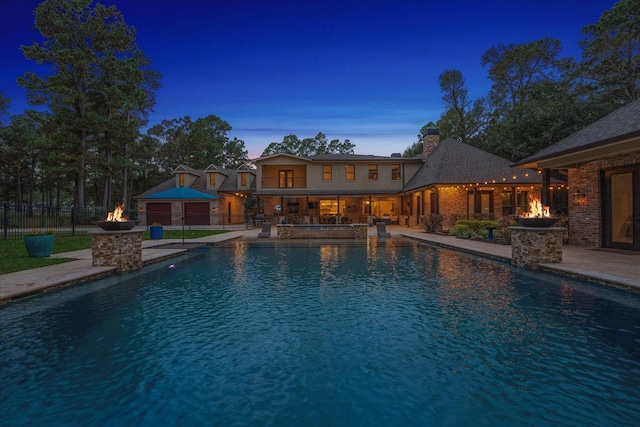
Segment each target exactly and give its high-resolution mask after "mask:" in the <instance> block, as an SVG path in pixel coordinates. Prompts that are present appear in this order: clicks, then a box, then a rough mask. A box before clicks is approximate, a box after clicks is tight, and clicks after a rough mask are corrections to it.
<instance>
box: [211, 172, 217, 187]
mask: <svg viewBox="0 0 640 427" xmlns="http://www.w3.org/2000/svg"><path fill="white" fill-rule="evenodd" d="M215 186H216V174H215V173H210V174H209V187H215Z"/></svg>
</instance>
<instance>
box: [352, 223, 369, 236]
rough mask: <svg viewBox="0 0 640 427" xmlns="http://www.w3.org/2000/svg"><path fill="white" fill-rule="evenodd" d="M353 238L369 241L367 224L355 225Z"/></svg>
mask: <svg viewBox="0 0 640 427" xmlns="http://www.w3.org/2000/svg"><path fill="white" fill-rule="evenodd" d="M352 227H353V238H354V239H355V240H367V224H353V226H352Z"/></svg>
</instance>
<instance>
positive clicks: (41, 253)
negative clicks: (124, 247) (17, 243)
mask: <svg viewBox="0 0 640 427" xmlns="http://www.w3.org/2000/svg"><path fill="white" fill-rule="evenodd" d="M54 240H55V237H54V235H53V234H50V235H47V236H24V246H25V247H26V248H27V253H28V254H29V256H30V257H31V258H47V257H49V256H51V251H53V242H54Z"/></svg>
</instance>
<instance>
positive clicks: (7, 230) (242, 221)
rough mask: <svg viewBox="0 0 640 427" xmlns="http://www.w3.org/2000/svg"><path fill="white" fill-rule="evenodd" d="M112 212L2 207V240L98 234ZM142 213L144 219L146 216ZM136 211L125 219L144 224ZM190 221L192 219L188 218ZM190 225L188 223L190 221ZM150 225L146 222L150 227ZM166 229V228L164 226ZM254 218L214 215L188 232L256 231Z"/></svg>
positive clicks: (130, 211)
mask: <svg viewBox="0 0 640 427" xmlns="http://www.w3.org/2000/svg"><path fill="white" fill-rule="evenodd" d="M110 211H111V210H109V209H106V208H102V207H93V208H83V209H79V208H73V207H67V208H60V207H52V206H46V205H37V206H21V207H16V206H12V205H9V204H7V203H5V204H3V205H2V215H1V218H0V220H1V222H0V232H1V233H2V235H1V236H0V239H2V240H14V239H22V238H23V237H24V236H26V235H29V234H33V233H34V232H43V231H53V232H54V233H55V234H56V235H57V236H76V235H78V234H84V233H87V232H88V231H89V230H96V227H97V225H96V222H98V221H104V220H105V219H106V218H107V215H108V214H109V212H110ZM145 214H146V213H142V214H141V215H145ZM138 215H140V214H139V213H138V211H136V210H129V211H126V212H124V213H123V216H124V217H126V218H127V219H130V220H141V219H145V218H139V216H138ZM186 219H189V218H186ZM207 219H208V218H207ZM187 224H188V221H187ZM148 225H150V223H149V221H147V226H148ZM162 225H165V226H166V224H162ZM255 226H256V225H255V221H254V216H253V215H250V214H247V215H244V214H237V215H228V214H227V215H225V214H222V213H221V214H218V215H214V218H213V220H211V221H210V224H209V225H208V226H200V225H186V226H185V228H186V229H198V228H208V227H212V228H220V229H228V228H232V227H242V228H247V229H249V228H253V227H255ZM169 227H171V228H181V225H180V224H174V225H173V226H169Z"/></svg>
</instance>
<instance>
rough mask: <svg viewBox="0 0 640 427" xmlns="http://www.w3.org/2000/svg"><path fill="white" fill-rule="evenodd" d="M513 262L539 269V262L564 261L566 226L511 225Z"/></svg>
mask: <svg viewBox="0 0 640 427" xmlns="http://www.w3.org/2000/svg"><path fill="white" fill-rule="evenodd" d="M509 230H511V264H513V265H518V266H521V267H528V268H533V269H538V266H539V264H546V263H558V262H562V236H563V235H564V232H565V231H566V230H567V229H566V228H564V227H518V226H515V227H509Z"/></svg>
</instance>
